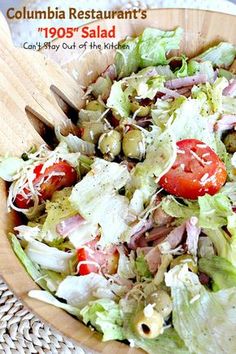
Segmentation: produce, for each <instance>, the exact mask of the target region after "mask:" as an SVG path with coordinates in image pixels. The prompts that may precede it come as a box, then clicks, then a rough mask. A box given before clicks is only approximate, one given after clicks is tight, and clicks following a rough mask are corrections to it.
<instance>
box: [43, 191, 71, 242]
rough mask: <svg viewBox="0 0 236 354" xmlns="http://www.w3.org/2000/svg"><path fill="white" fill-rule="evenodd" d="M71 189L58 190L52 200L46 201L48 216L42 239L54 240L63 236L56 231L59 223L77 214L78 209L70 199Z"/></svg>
mask: <svg viewBox="0 0 236 354" xmlns="http://www.w3.org/2000/svg"><path fill="white" fill-rule="evenodd" d="M71 191H72V189H71V188H64V189H63V190H61V191H56V192H55V193H54V194H53V197H52V200H51V201H49V200H48V201H47V202H46V214H47V216H46V219H45V221H44V223H43V226H42V230H41V238H42V240H45V241H47V242H52V241H54V240H56V239H58V238H59V237H61V236H60V235H59V234H58V233H57V231H56V226H57V224H58V223H60V222H61V221H62V220H65V219H67V218H69V217H71V216H73V215H75V214H77V211H76V210H75V209H74V208H73V207H72V205H71V203H70V200H69V197H70V195H71Z"/></svg>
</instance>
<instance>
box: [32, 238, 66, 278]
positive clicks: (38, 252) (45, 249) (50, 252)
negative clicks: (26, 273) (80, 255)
mask: <svg viewBox="0 0 236 354" xmlns="http://www.w3.org/2000/svg"><path fill="white" fill-rule="evenodd" d="M25 252H26V254H27V256H28V257H29V258H30V259H31V261H33V262H35V263H37V264H39V265H40V267H41V268H44V269H49V270H53V271H55V272H58V273H68V272H69V260H70V259H71V257H72V256H73V253H68V252H63V251H60V250H58V249H57V248H55V247H49V246H47V245H45V244H44V243H42V242H39V241H36V240H30V241H29V242H28V245H27V246H26V248H25Z"/></svg>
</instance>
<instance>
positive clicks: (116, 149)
mask: <svg viewBox="0 0 236 354" xmlns="http://www.w3.org/2000/svg"><path fill="white" fill-rule="evenodd" d="M98 148H99V149H100V151H101V152H102V154H104V155H109V156H110V157H111V158H112V159H113V158H114V157H115V156H117V155H119V153H120V151H121V134H120V133H119V132H118V131H116V130H111V131H109V132H108V133H103V134H102V135H101V136H100V138H99V142H98Z"/></svg>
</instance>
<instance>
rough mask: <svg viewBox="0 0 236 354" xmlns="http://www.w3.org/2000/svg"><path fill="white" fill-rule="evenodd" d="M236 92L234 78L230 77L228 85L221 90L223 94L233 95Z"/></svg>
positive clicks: (235, 80)
mask: <svg viewBox="0 0 236 354" xmlns="http://www.w3.org/2000/svg"><path fill="white" fill-rule="evenodd" d="M235 94H236V79H232V80H230V82H229V85H228V86H227V87H226V88H225V89H224V90H223V95H224V96H233V95H235Z"/></svg>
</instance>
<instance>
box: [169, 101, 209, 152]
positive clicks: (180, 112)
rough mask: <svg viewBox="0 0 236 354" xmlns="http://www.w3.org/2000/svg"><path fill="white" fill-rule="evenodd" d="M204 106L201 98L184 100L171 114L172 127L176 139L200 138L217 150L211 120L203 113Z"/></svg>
mask: <svg viewBox="0 0 236 354" xmlns="http://www.w3.org/2000/svg"><path fill="white" fill-rule="evenodd" d="M202 106H203V102H202V101H201V100H199V99H189V100H186V101H184V102H183V103H182V104H181V106H180V107H179V108H178V109H176V110H175V111H174V113H173V115H172V116H171V118H170V123H169V124H170V129H171V131H172V134H173V136H174V137H175V139H176V141H178V140H182V139H188V138H191V139H198V140H200V141H202V142H204V143H206V144H207V145H208V146H210V147H211V148H212V149H214V150H216V142H215V136H214V134H212V130H211V128H210V124H209V121H208V119H206V118H205V117H203V116H202V115H201V110H202ZM171 121H172V123H171ZM183 127H184V129H183Z"/></svg>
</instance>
